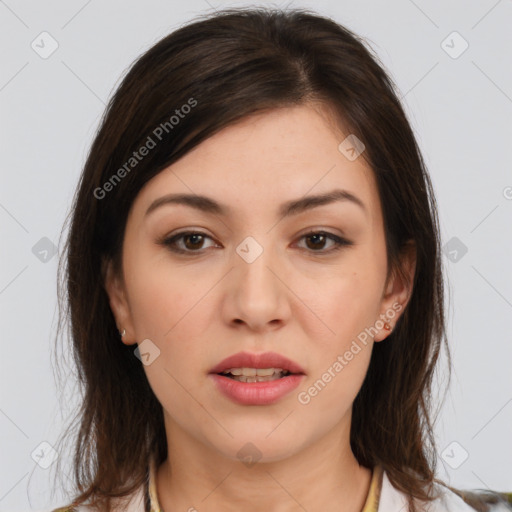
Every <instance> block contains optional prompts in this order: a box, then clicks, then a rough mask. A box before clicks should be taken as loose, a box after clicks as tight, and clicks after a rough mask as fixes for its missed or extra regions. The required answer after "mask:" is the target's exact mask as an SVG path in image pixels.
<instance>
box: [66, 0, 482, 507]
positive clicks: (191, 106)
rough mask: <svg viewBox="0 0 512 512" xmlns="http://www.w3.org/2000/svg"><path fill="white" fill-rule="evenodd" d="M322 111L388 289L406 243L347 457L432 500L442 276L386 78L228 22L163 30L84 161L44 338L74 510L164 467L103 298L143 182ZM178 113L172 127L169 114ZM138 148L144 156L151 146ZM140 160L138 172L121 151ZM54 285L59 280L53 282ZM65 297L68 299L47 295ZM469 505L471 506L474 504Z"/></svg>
mask: <svg viewBox="0 0 512 512" xmlns="http://www.w3.org/2000/svg"><path fill="white" fill-rule="evenodd" d="M309 102H321V103H322V104H325V105H326V106H328V107H329V108H330V109H331V110H332V112H334V113H335V116H336V118H337V120H339V121H340V123H342V124H343V127H344V128H348V129H349V130H350V133H351V134H354V135H356V136H357V137H358V138H359V139H360V140H361V141H362V142H363V143H364V145H365V147H366V150H365V151H364V153H363V154H362V157H363V158H365V159H366V161H367V163H368V165H369V166H370V167H371V169H372V171H373V173H374V175H375V179H376V183H377V187H378V192H379V195H380V199H381V204H382V212H383V219H384V229H385V237H386V251H387V260H388V276H389V275H391V274H392V273H396V272H398V273H401V272H402V268H401V267H400V255H401V253H402V251H404V250H405V248H406V247H407V245H408V244H409V243H411V242H413V243H414V245H415V246H416V254H417V262H416V271H415V275H414V283H413V292H412V295H411V298H410V301H409V303H408V305H407V307H406V309H405V311H404V312H403V315H402V316H401V317H400V320H399V321H398V323H397V325H396V328H395V329H394V330H393V332H392V333H391V334H390V335H389V337H388V339H387V340H386V342H385V343H378V344H375V345H374V348H373V352H372V356H371V361H370V365H369V368H368V372H367V375H366V378H365V380H364V382H363V384H362V388H361V390H360V392H359V394H358V395H357V397H356V399H355V401H354V404H353V414H352V429H351V436H350V443H351V447H352V450H353V453H354V455H355V457H356V459H357V460H358V462H359V463H360V464H361V465H364V466H366V467H368V468H372V467H374V466H375V465H377V464H380V465H382V467H383V469H384V470H385V471H386V472H387V474H388V476H389V479H390V481H391V483H392V484H393V485H394V486H395V487H396V488H397V489H399V490H401V491H403V492H405V493H406V494H407V496H409V500H410V507H411V510H414V509H415V508H414V503H413V498H419V499H421V500H426V501H428V500H432V499H434V497H435V496H434V494H433V492H432V491H433V489H434V485H433V484H434V482H436V481H437V479H436V478H435V476H434V473H435V464H436V449H435V443H434V436H433V419H432V414H433V411H432V403H433V402H434V400H433V398H436V397H433V396H432V381H433V376H434V370H435V368H436V363H437V361H438V358H439V355H440V351H441V348H442V346H443V345H444V347H445V349H446V354H447V357H448V361H449V362H450V354H449V350H448V344H447V342H446V334H445V316H444V294H443V273H442V262H441V252H440V233H439V226H438V217H437V206H436V202H435V197H434V193H433V189H432V184H431V181H430V178H429V175H428V172H427V170H426V166H425V164H424V161H423V159H422V156H421V153H420V150H419V148H418V145H417V142H416V140H415V137H414V135H413V132H412V129H411V127H410V125H409V122H408V120H407V117H406V115H405V113H404V110H403V108H402V106H401V104H400V100H399V94H398V93H397V90H396V86H395V85H394V83H393V82H392V80H391V78H390V77H389V76H388V75H387V74H386V72H385V71H384V69H383V66H382V65H381V64H380V63H379V60H378V58H377V56H376V55H375V54H374V53H373V51H372V50H371V48H369V47H367V46H366V45H365V42H364V40H362V39H360V38H359V37H358V36H357V35H356V34H354V33H352V32H351V31H350V30H348V29H347V28H344V27H343V26H341V25H339V24H338V23H336V22H334V21H333V20H331V19H329V18H326V17H321V16H319V15H317V14H316V13H314V12H311V11H308V10H304V9H300V10H299V9H294V10H287V11H281V10H277V9H265V8H254V9H228V10H223V11H219V12H216V13H214V14H209V15H206V16H202V17H201V18H200V19H196V20H194V21H193V22H191V23H189V24H187V25H185V26H182V27H181V28H179V29H178V30H176V31H174V32H172V33H171V34H169V35H168V36H166V37H165V38H163V39H162V40H160V41H159V42H158V43H157V44H155V45H154V46H153V47H151V48H150V49H149V50H148V51H146V52H145V53H144V54H143V55H142V56H140V57H139V58H138V59H137V60H136V62H135V63H134V64H133V65H132V67H131V68H130V69H129V71H128V72H127V74H126V76H125V77H124V78H123V80H122V82H121V83H120V85H119V87H118V88H117V90H116V91H115V93H114V94H113V96H112V97H111V99H110V101H109V103H108V106H107V108H106V111H105V113H104V116H103V119H102V121H101V124H100V127H99V129H98V132H97V133H96V136H95V138H94V141H93V143H92V146H91V148H90V151H89V154H88V157H87V160H86V163H85V166H84V169H83V172H82V175H81V179H80V182H79V185H78V188H77V191H76V194H75V197H74V202H73V206H72V210H71V212H70V229H69V235H68V238H67V240H66V247H65V251H64V252H63V256H62V259H61V261H60V262H59V276H60V279H59V289H58V292H59V293H58V294H59V305H60V308H61V315H60V316H59V330H60V327H61V320H62V319H63V318H65V319H67V318H69V319H70V329H69V335H70V336H69V337H70V339H71V343H72V347H71V348H72V355H73V358H74V363H75V365H76V368H77V370H76V372H77V377H78V382H79V385H80V390H81V404H80V409H79V411H78V412H77V414H76V416H75V418H74V423H72V424H71V425H70V427H69V429H68V432H66V435H69V434H70V433H72V432H73V429H74V428H75V423H76V428H77V434H76V439H75V441H74V459H73V470H74V474H73V475H72V476H73V483H74V492H75V499H74V501H73V504H80V503H83V502H85V501H86V500H90V502H91V503H93V504H95V505H97V506H101V507H102V508H101V509H103V508H104V509H105V510H109V506H110V503H111V501H110V500H111V499H112V498H116V497H122V496H127V495H128V494H130V493H131V492H133V491H134V490H135V489H136V488H137V487H138V486H140V485H142V484H143V483H144V481H145V479H146V478H147V472H146V471H147V463H148V460H149V459H150V458H151V457H155V458H156V460H157V462H158V463H161V462H162V461H163V460H165V458H166V457H167V442H166V436H165V428H164V420H163V412H162V406H161V405H160V403H159V402H158V400H157V398H156V397H155V395H154V393H153V391H152V390H151V388H150V386H149V383H148V381H147V378H146V376H145V373H144V370H143V366H142V364H141V363H140V361H139V360H138V359H137V358H136V357H134V354H133V347H130V346H127V345H125V344H123V343H121V342H120V340H119V335H118V331H117V328H116V324H115V320H114V317H113V314H112V311H111V309H110V306H109V301H108V297H107V294H106V291H105V288H104V278H105V263H106V262H107V261H111V262H112V263H113V264H114V268H115V269H116V271H119V269H120V268H121V248H122V242H123V236H124V230H125V225H126V220H127V215H128V212H129V209H130V206H131V205H132V203H133V201H134V199H135V197H136V196H137V194H138V193H139V191H140V190H141V188H142V187H143V186H144V184H145V183H147V182H148V181H149V180H151V179H152V178H153V177H154V176H156V175H157V174H158V173H159V172H161V171H162V170H163V169H165V168H167V167H168V166H169V165H171V164H172V163H173V162H175V161H177V160H178V159H179V158H181V157H182V156H183V155H185V154H186V153H187V152H189V151H190V150H191V149H192V148H194V147H195V146H197V145H198V144H200V143H201V142H202V141H204V140H205V139H206V138H208V137H211V136H212V135H213V134H215V133H216V132H218V131H219V130H221V129H223V128H225V127H227V126H229V125H230V124H232V123H234V122H235V121H237V120H241V119H242V118H244V117H246V116H248V115H250V114H253V113H256V112H264V111H267V110H270V109H273V108H279V107H285V106H295V105H304V104H307V103H309ZM177 111H179V112H180V113H181V114H182V115H179V114H178V112H177ZM150 140H151V142H152V143H153V144H151V143H150ZM142 146H146V147H149V146H151V149H150V150H149V151H148V152H147V154H146V156H144V158H140V159H136V158H135V157H134V152H136V151H137V150H138V149H139V148H141V147H142ZM61 281H62V282H61ZM63 287H66V288H67V290H66V291H67V293H66V294H64V293H63V292H62V288H63ZM473 501H475V502H476V501H477V500H476V498H473Z"/></svg>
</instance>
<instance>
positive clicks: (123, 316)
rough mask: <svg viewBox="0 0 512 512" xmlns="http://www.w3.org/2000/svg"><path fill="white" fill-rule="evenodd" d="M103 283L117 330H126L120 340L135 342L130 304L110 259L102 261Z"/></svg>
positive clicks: (120, 277)
mask: <svg viewBox="0 0 512 512" xmlns="http://www.w3.org/2000/svg"><path fill="white" fill-rule="evenodd" d="M103 276H104V277H103V285H104V288H105V291H106V292H107V295H108V298H109V303H110V309H111V310H112V314H113V315H114V318H115V320H116V325H117V330H118V331H120V332H122V331H123V329H124V330H126V333H125V335H124V336H123V337H122V338H121V341H122V342H123V343H124V344H125V345H133V344H135V343H136V341H135V339H134V333H135V331H134V329H133V321H132V315H131V311H130V306H129V304H128V300H127V297H126V291H125V285H124V281H123V279H122V276H120V275H118V273H117V272H115V270H114V266H113V263H112V261H111V260H108V261H104V262H103Z"/></svg>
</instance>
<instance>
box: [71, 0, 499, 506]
mask: <svg viewBox="0 0 512 512" xmlns="http://www.w3.org/2000/svg"><path fill="white" fill-rule="evenodd" d="M66 263H67V268H66V283H67V287H68V294H67V300H68V301H69V303H68V304H69V314H70V318H71V325H72V339H73V348H74V354H75V358H76V361H77V366H78V372H79V376H80V380H81V382H82V384H83V386H84V402H83V407H82V410H81V414H80V430H79V432H78V437H77V440H76V446H75V460H74V469H75V480H76V493H75V494H76V496H75V499H74V500H73V503H72V504H70V506H69V507H67V508H65V509H63V510H86V508H84V505H85V504H89V505H91V507H92V509H93V510H102V511H103V510H124V509H125V508H126V510H133V511H140V512H142V511H144V510H152V511H157V510H165V512H172V511H176V510H189V511H194V510H201V511H218V510H232V509H233V510H234V509H235V508H236V509H237V510H240V509H242V510H246V511H247V510H249V511H251V510H262V509H266V510H267V509H268V510H275V511H295V510H308V511H316V510H342V511H345V512H355V511H361V510H363V511H364V512H369V511H376V510H378V511H379V512H389V511H395V510H396V511H398V510H406V509H407V510H411V511H419V510H424V509H426V506H427V505H428V504H429V506H430V507H431V508H430V510H436V511H437V510H439V511H441V510H443V511H445V510H446V511H447V510H450V511H455V510H460V511H469V510H507V508H506V504H505V501H504V500H503V499H500V497H499V496H498V495H497V494H492V493H488V495H487V498H486V499H484V496H478V495H476V494H474V493H463V492H461V491H457V490H455V489H451V488H449V487H447V486H445V485H444V484H443V483H442V482H441V481H439V480H437V479H436V478H435V477H434V470H435V464H434V463H435V458H436V456H435V454H436V447H435V444H434V438H433V432H432V423H431V419H430V418H431V414H432V411H431V382H432V376H433V372H434V369H435V365H436V362H437V360H438V357H439V354H440V350H441V345H442V344H443V343H444V344H445V346H446V338H445V318H444V309H443V276H442V272H441V261H440V237H439V230H438V221H437V211H436V204H435V199H434V195H433V191H432V186H431V183H430V179H429V176H428V174H427V171H426V169H425V165H424V163H423V160H422V157H421V154H420V151H419V149H418V146H417V143H416V141H415V139H414V136H413V133H412V130H411V128H410V126H409V124H408V121H407V119H406V116H405V114H404V112H403V109H402V107H401V105H400V103H399V101H398V99H397V95H396V92H395V90H394V86H393V84H392V82H391V80H390V78H389V77H388V76H387V75H386V73H385V72H384V71H383V69H382V67H381V66H380V65H379V64H378V61H377V58H376V57H375V56H372V55H371V53H370V51H369V50H368V49H367V48H366V47H365V46H364V45H363V43H362V42H361V41H360V40H359V38H358V37H357V36H356V35H355V34H353V33H351V32H350V31H349V30H347V29H346V28H344V27H341V26H340V25H338V24H336V23H334V22H333V21H332V20H330V19H327V18H323V17H320V16H318V15H316V14H314V13H311V12H307V11H304V10H295V11H286V12H283V11H277V10H265V9H254V10H225V11H221V12H218V13H216V14H214V15H211V16H208V17H206V18H204V19H200V20H196V21H195V22H194V23H190V24H188V25H187V26H184V27H182V28H181V29H179V30H177V31H176V32H174V33H172V34H170V35H169V36H167V37H166V38H164V39H163V40H161V41H160V42H159V43H157V44H156V45H155V46H154V47H152V48H151V49H150V50H149V51H147V52H146V53H145V54H144V55H143V56H142V57H141V58H139V59H138V61H137V62H136V63H135V64H134V65H133V66H132V68H131V69H130V71H129V72H128V74H127V76H126V77H125V78H124V80H123V82H122V83H121V85H120V87H119V88H118V90H117V91H116V93H115V95H114V96H113V98H112V100H111V102H110V104H109V106H108V108H107V111H106V114H105V116H104V119H103V122H102V125H101V127H100V129H99V132H98V134H97V136H96V138H95V140H94V143H93V145H92V148H91V151H90V154H89V157H88V159H87V162H86V165H85V168H84V171H83V175H82V179H81V182H80V185H79V188H78V191H77V195H76V198H75V203H74V208H73V212H72V220H71V227H70V233H69V238H68V246H67V261H66ZM118 331H119V333H120V335H121V336H120V339H119V337H118ZM446 348H447V347H446ZM486 501H487V504H486V503H485V502H486ZM498 502H501V503H498ZM406 507H407V508H406ZM87 510H90V509H87Z"/></svg>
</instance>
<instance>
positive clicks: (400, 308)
mask: <svg viewBox="0 0 512 512" xmlns="http://www.w3.org/2000/svg"><path fill="white" fill-rule="evenodd" d="M400 268H401V272H400V271H398V269H396V268H395V269H393V270H392V271H391V273H390V276H389V278H388V280H387V282H386V287H385V290H384V293H383V295H382V300H381V311H380V316H379V320H380V321H378V322H376V325H380V324H381V322H383V323H384V322H387V324H388V325H389V326H390V327H391V329H390V330H387V329H385V328H384V327H383V328H382V329H380V330H379V332H378V333H377V334H376V336H375V338H374V341H382V340H384V339H386V338H387V337H388V336H389V334H390V333H391V332H392V331H393V329H394V327H395V326H396V323H397V322H398V319H399V318H400V316H401V315H402V314H403V312H404V311H405V308H406V306H407V304H408V302H409V300H410V298H411V295H412V292H413V283H414V274H415V272H416V245H415V244H414V241H413V240H409V241H408V242H407V243H406V244H405V246H404V247H403V249H402V251H401V254H400Z"/></svg>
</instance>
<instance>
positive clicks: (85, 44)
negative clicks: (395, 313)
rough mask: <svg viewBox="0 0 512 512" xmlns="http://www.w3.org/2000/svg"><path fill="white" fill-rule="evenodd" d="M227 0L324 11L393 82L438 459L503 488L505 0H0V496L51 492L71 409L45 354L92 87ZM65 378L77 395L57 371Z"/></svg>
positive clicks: (508, 11)
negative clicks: (439, 273) (430, 201)
mask: <svg viewBox="0 0 512 512" xmlns="http://www.w3.org/2000/svg"><path fill="white" fill-rule="evenodd" d="M242 5H270V6H289V7H308V8H312V9H315V10H316V11H317V12H318V13H320V14H323V15H327V16H330V17H332V18H333V19H334V20H336V21H337V22H339V23H342V24H344V25H346V26H347V27H348V28H350V29H352V30H354V31H355V32H356V33H358V34H359V35H361V36H363V37H364V38H366V40H367V41H368V44H369V45H370V46H371V47H372V48H373V49H374V50H375V51H376V53H377V54H378V55H379V58H380V59H381V61H382V62H383V64H384V65H385V68H386V69H387V71H388V72H389V73H390V74H391V76H392V78H393V79H394V80H395V82H396V84H397V85H398V87H399V89H400V91H401V96H402V98H403V99H402V101H403V103H404V106H405V108H406V111H407V114H408V116H409V119H410V122H411V124H412V126H413V128H414V131H415V133H416V135H417V138H418V142H419V144H420V147H421V149H422V151H423V155H424V157H425V160H426V163H427V165H428V168H429V170H430V173H431V177H432V181H433V184H434V187H435V192H436V196H437V200H438V203H439V211H440V220H441V230H442V237H443V246H444V248H445V250H444V255H443V261H444V267H445V272H446V278H447V299H449V302H448V309H447V314H448V335H449V342H450V347H451V351H452V355H453V368H454V372H453V378H452V383H451V386H450V389H449V392H448V395H447V398H446V400H445V402H444V406H443V408H442V410H441V414H440V415H439V417H438V421H437V423H436V428H435V432H436V438H437V441H438V448H439V451H438V454H437V455H438V459H439V476H440V477H441V478H443V479H445V481H447V482H449V483H450V484H452V485H455V486H459V487H462V488H482V489H485V488H491V489H494V490H502V491H505V490H507V491H512V436H511V433H512V365H511V362H512V335H511V332H512V331H511V320H512V272H511V270H510V264H511V262H512V257H511V256H512V242H511V233H512V230H511V225H512V223H511V221H512V166H511V163H512V162H511V160H512V159H511V153H510V147H511V142H512V127H511V121H510V120H511V118H512V99H511V98H512V66H511V62H512V58H511V57H512V31H511V30H510V26H511V22H512V1H510V0H501V1H496V0H485V1H483V0H482V1H479V2H466V1H461V0H459V1H453V2H442V1H440V0H436V1H431V2H426V1H422V0H415V1H412V0H393V1H388V2H379V1H377V0H372V1H369V0H366V1H355V0H354V1H348V0H337V1H327V0H318V1H315V2H313V1H299V0H297V1H293V2H288V3H287V4H279V3H269V2H262V3H260V4H248V3H246V2H222V3H219V2H218V0H215V1H214V0H208V1H206V0H189V1H188V2H178V1H176V0H171V1H169V0H167V1H163V0H149V1H145V2H136V1H134V0H123V1H120V0H116V1H111V0H110V1H103V2H99V1H97V0H89V1H84V0H72V1H67V2H64V1H60V2H58V1H47V2H36V1H34V0H31V1H25V2H21V1H18V2H17V1H15V0H6V1H0V47H1V52H2V53H1V56H2V62H1V67H0V109H1V111H0V115H1V117H0V119H1V137H0V144H1V161H0V165H1V171H2V172H1V188H0V225H1V229H2V232H1V240H2V241H1V247H2V249H1V253H0V254H1V258H2V259H1V266H0V305H1V319H0V321H1V326H0V332H1V336H2V356H3V357H2V358H1V359H0V361H1V363H0V364H1V396H0V433H1V435H0V444H1V457H0V460H1V475H0V510H1V511H9V512H16V511H24V510H49V509H51V508H52V507H56V506H57V505H60V504H64V503H65V501H66V498H65V497H63V496H61V495H59V491H57V494H56V496H53V497H51V494H50V489H51V484H52V482H53V476H54V475H53V473H52V468H54V464H52V463H51V462H52V460H53V457H54V455H57V454H54V453H53V452H52V447H53V445H54V444H55V441H56V440H57V438H58V436H59V434H60V433H61V431H62V427H63V425H64V422H65V421H66V419H67V417H68V415H69V413H70V412H71V411H72V409H65V410H64V409H61V406H60V403H59V398H58V397H59V395H58V390H57V388H56V383H55V378H54V371H53V369H52V353H53V350H52V347H53V343H54V335H55V328H56V319H57V316H56V270H57V261H58V251H59V250H60V247H58V245H59V235H60V232H61V229H62V226H63V223H64V219H65V216H66V214H67V212H68V209H69V207H70V204H71V199H72V196H73V193H74V191H75V188H76V185H77V181H78V178H79V175H80V172H81V168H82V166H83V163H84V160H85V157H86V154H87V151H88V148H89V146H90V143H91V140H92V137H93V135H94V133H95V130H96V128H97V126H98V122H99V120H100V116H101V114H102V113H103V110H104V107H105V104H106V102H107V100H108V98H109V97H110V95H111V94H112V91H113V89H114V88H115V87H116V85H118V84H119V81H120V79H121V78H122V76H123V75H124V73H125V72H126V70H127V68H128V67H129V66H130V65H131V63H132V62H133V61H134V59H135V58H136V57H137V56H139V55H140V54H141V53H142V52H143V51H145V50H146V49H148V48H149V47H150V46H152V45H153V44H154V43H155V42H156V41H158V40H159V39H161V38H162V37H163V36H165V35H166V34H168V33H169V32H170V31H172V30H173V29H175V28H177V27H179V26H180V25H182V24H183V23H185V22H187V21H189V20H191V19H192V18H193V17H194V16H196V15H198V14H200V13H204V12H206V11H209V10H213V9H219V8H222V7H227V6H242ZM411 342H414V340H411ZM442 374H443V372H441V375H442ZM66 389H67V390H68V394H69V395H70V396H71V397H72V396H76V395H73V389H74V384H73V379H72V378H71V377H70V378H69V379H68V381H67V383H66ZM69 390H71V391H69ZM58 456H60V457H62V458H63V460H66V459H67V458H68V456H69V454H66V453H60V454H58ZM44 466H48V467H44Z"/></svg>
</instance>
